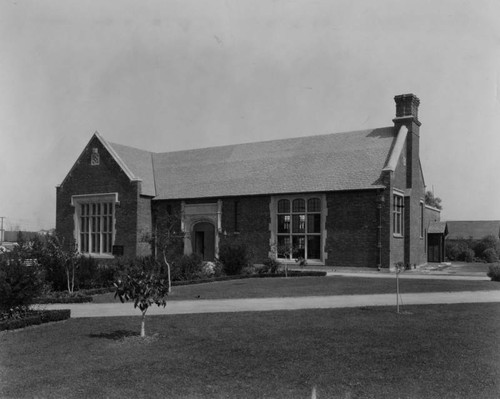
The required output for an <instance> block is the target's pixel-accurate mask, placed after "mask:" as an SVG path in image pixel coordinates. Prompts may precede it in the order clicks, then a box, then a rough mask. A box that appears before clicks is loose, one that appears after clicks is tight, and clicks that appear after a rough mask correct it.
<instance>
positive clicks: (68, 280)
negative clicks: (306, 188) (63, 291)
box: [66, 267, 72, 293]
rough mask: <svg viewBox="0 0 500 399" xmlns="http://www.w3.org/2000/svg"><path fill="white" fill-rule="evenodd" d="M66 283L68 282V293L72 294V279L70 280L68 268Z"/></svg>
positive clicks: (67, 269)
mask: <svg viewBox="0 0 500 399" xmlns="http://www.w3.org/2000/svg"><path fill="white" fill-rule="evenodd" d="M66 281H67V282H68V292H69V293H71V292H72V291H71V284H70V278H69V268H68V267H66Z"/></svg>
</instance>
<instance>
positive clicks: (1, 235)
mask: <svg viewBox="0 0 500 399" xmlns="http://www.w3.org/2000/svg"><path fill="white" fill-rule="evenodd" d="M0 219H2V227H1V228H0V245H2V244H3V220H4V219H5V216H0Z"/></svg>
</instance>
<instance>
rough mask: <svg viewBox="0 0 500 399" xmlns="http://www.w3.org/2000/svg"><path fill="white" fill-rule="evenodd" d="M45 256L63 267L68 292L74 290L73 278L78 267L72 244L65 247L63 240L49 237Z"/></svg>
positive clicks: (74, 247)
mask: <svg viewBox="0 0 500 399" xmlns="http://www.w3.org/2000/svg"><path fill="white" fill-rule="evenodd" d="M47 255H48V256H49V257H51V258H52V259H53V260H54V261H55V262H56V263H58V264H59V265H62V266H63V267H64V271H65V275H66V282H67V286H68V292H70V293H73V292H74V290H75V276H76V270H77V268H78V265H79V259H78V252H77V250H76V246H75V245H74V243H72V244H70V245H65V242H64V239H59V238H58V237H57V236H51V237H50V238H49V240H48V242H47Z"/></svg>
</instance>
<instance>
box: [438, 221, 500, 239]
mask: <svg viewBox="0 0 500 399" xmlns="http://www.w3.org/2000/svg"><path fill="white" fill-rule="evenodd" d="M446 225H447V227H448V236H447V237H446V238H447V239H448V240H456V239H460V238H464V239H468V238H472V239H473V240H480V239H481V238H483V237H486V236H488V235H494V236H495V237H499V236H500V220H450V221H447V222H446Z"/></svg>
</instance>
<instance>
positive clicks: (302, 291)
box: [94, 276, 500, 303]
mask: <svg viewBox="0 0 500 399" xmlns="http://www.w3.org/2000/svg"><path fill="white" fill-rule="evenodd" d="M395 289H396V280H395V278H363V277H340V276H335V277H300V278H298V277H296V278H288V279H287V278H266V279H262V278H256V279H243V280H229V281H219V282H214V283H206V284H195V285H187V286H178V287H173V288H172V293H171V295H170V296H169V300H186V299H194V298H200V299H233V298H276V297H298V296H322V295H356V294H360V295H363V294H390V293H394V292H395ZM400 289H401V292H402V293H418V292H448V291H453V292H457V291H477V290H499V289H500V284H498V283H496V282H492V281H465V280H424V279H421V280H414V279H405V280H403V279H401V280H400ZM115 301H117V300H115V299H114V293H108V294H102V295H96V296H94V303H109V302H115Z"/></svg>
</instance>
